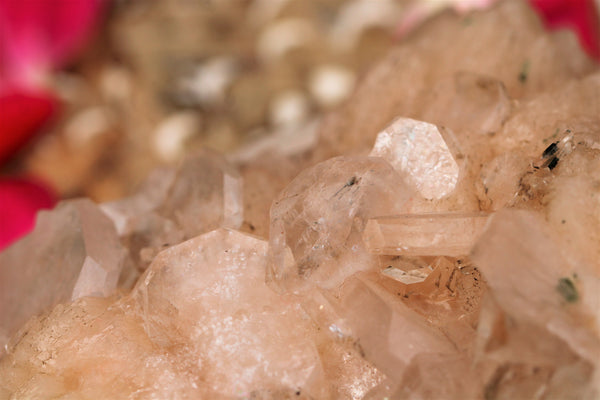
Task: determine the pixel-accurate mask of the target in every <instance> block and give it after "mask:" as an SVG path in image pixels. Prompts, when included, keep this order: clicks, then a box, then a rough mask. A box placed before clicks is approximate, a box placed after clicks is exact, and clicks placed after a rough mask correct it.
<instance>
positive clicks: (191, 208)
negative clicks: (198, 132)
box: [102, 150, 243, 270]
mask: <svg viewBox="0 0 600 400" xmlns="http://www.w3.org/2000/svg"><path fill="white" fill-rule="evenodd" d="M102 209H103V211H104V212H105V213H106V214H107V215H109V216H110V217H111V219H112V220H113V222H114V223H115V225H116V226H117V228H118V230H119V234H120V235H121V236H122V237H123V238H124V239H125V240H126V241H127V242H129V246H130V251H131V253H132V258H133V260H134V261H135V263H136V264H137V266H138V268H139V269H142V270H143V269H145V268H146V267H147V266H148V265H149V264H150V262H151V261H152V259H153V258H154V256H156V254H157V253H158V252H159V251H160V250H162V249H164V248H165V247H168V246H171V245H174V244H177V243H180V242H182V241H183V240H185V239H189V238H192V237H194V236H197V235H199V234H202V233H205V232H209V231H211V230H213V229H216V228H218V227H221V226H222V227H228V228H232V229H236V228H239V227H240V226H241V225H242V221H243V187H242V178H241V176H240V175H239V173H238V172H237V170H236V169H235V168H234V167H233V166H231V165H230V164H229V163H227V161H226V160H225V158H224V157H222V156H221V155H219V154H217V153H215V152H212V151H209V150H203V151H201V152H200V153H198V154H196V155H194V156H190V157H188V158H186V159H185V160H184V161H183V162H182V164H181V165H180V166H179V168H177V170H176V171H174V170H172V169H166V168H165V169H160V170H157V171H155V172H154V173H153V174H152V175H151V176H150V177H149V178H148V180H147V182H145V184H144V185H143V186H142V187H141V188H140V190H139V191H138V193H137V194H136V195H135V196H132V197H130V198H128V199H124V200H120V201H116V202H112V203H107V204H104V205H102Z"/></svg>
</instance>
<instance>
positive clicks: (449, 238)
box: [363, 212, 489, 256]
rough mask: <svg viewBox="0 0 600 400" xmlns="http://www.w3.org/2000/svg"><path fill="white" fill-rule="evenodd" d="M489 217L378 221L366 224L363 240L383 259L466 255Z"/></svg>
mask: <svg viewBox="0 0 600 400" xmlns="http://www.w3.org/2000/svg"><path fill="white" fill-rule="evenodd" d="M488 217H489V214H488V213H483V212H479V213H430V214H405V215H399V216H394V217H379V218H374V219H370V220H369V221H368V222H367V225H366V227H365V231H364V233H363V240H364V241H365V244H366V246H367V248H368V249H369V251H370V252H372V253H374V254H386V255H416V256H461V255H466V254H468V253H469V251H470V250H471V247H472V246H473V244H474V243H475V240H477V238H478V236H479V235H480V234H481V232H482V231H483V228H484V226H485V224H486V222H487V219H488Z"/></svg>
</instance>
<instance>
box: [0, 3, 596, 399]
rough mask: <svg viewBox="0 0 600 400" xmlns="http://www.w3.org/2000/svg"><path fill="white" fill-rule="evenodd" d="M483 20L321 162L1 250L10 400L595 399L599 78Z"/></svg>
mask: <svg viewBox="0 0 600 400" xmlns="http://www.w3.org/2000/svg"><path fill="white" fill-rule="evenodd" d="M469 18H470V19H469V20H468V21H465V20H464V19H458V18H456V17H452V16H449V15H442V16H441V17H440V18H438V19H436V20H435V21H432V22H431V23H430V24H428V25H427V26H426V27H425V28H423V29H422V30H420V31H419V32H417V33H415V35H414V36H413V37H412V38H411V39H410V40H409V41H407V42H406V43H405V44H403V45H401V46H399V47H398V48H397V49H396V50H395V51H394V52H392V53H391V54H390V55H389V56H388V58H387V59H386V60H384V61H383V62H382V63H381V64H380V65H379V66H378V67H377V68H376V69H375V70H373V71H371V73H370V74H368V76H367V77H366V78H365V80H364V81H363V82H362V83H361V84H360V85H359V88H358V90H357V92H356V93H355V95H354V97H353V98H352V100H351V101H350V102H349V103H348V104H346V105H345V106H344V107H342V108H340V109H338V110H337V111H335V112H334V113H332V114H331V115H329V116H328V117H327V118H326V119H325V120H324V122H323V124H322V125H321V127H320V136H319V141H318V144H317V145H316V146H315V147H311V148H309V149H308V150H307V148H306V146H305V145H302V146H300V147H299V148H298V149H297V151H295V152H294V151H292V150H290V149H289V148H288V149H287V150H286V154H276V153H273V152H272V151H270V152H269V151H267V152H263V153H259V154H257V155H254V156H252V157H250V156H246V157H238V156H232V157H231V158H230V160H229V161H228V160H226V159H225V158H223V157H221V156H219V155H216V154H214V153H211V152H202V153H200V154H197V155H195V156H192V157H190V158H188V159H187V160H186V161H185V162H183V163H182V165H181V166H180V167H179V169H178V170H171V169H163V170H158V171H156V173H155V174H153V175H152V176H150V177H149V178H148V181H147V183H146V184H145V185H144V186H143V187H142V188H141V189H140V191H139V192H138V193H137V194H136V195H134V196H132V197H130V198H127V199H124V200H121V201H118V202H114V203H108V204H103V205H101V206H100V207H98V206H95V205H94V204H92V203H91V202H89V201H85V200H76V201H70V202H66V203H63V204H62V205H61V206H60V207H59V208H57V209H56V210H54V211H52V212H50V213H46V214H42V215H40V218H39V220H38V225H37V228H36V231H35V232H34V233H33V234H31V235H30V236H29V237H27V238H25V239H24V240H23V241H22V242H19V243H17V244H15V245H14V246H13V247H11V248H9V249H8V250H7V251H6V252H4V253H2V254H0V278H1V279H0V285H2V286H1V290H0V321H2V325H1V327H2V330H1V331H0V340H2V345H3V346H4V354H3V355H2V358H1V359H0V399H4V398H6V399H9V398H40V397H42V398H73V399H79V398H81V399H84V398H148V399H152V398H210V399H383V398H387V399H486V400H492V399H498V400H500V399H525V398H527V399H529V398H536V399H563V398H573V399H590V400H591V399H595V398H598V396H600V365H599V363H600V264H599V263H598V260H600V180H599V177H598V171H600V97H599V96H598V93H599V92H600V71H599V70H598V67H597V66H594V65H593V64H592V63H591V62H590V61H589V60H587V59H586V58H585V56H583V55H582V54H581V53H580V50H578V49H577V48H576V43H575V42H574V39H573V38H572V37H569V36H568V35H566V34H564V33H559V34H556V35H552V36H549V35H547V34H545V33H543V31H542V29H541V27H540V26H539V23H538V21H537V20H535V19H534V18H533V16H532V15H531V13H530V11H528V10H527V9H526V8H525V6H524V5H523V4H521V3H519V2H512V1H508V2H503V3H501V4H499V5H498V7H497V8H496V9H493V10H490V11H488V12H484V13H479V14H474V15H471V16H469ZM441 32H443V36H441V35H440V33H441ZM499 32H501V34H500V33H499ZM441 37H443V38H444V39H445V40H444V41H442V40H441V39H440V38H441ZM474 37H477V38H478V39H479V40H478V41H474V40H473V38H474ZM447 43H453V44H454V46H453V48H448V45H447ZM457 49H460V51H458V50H457ZM482 54H487V56H486V57H484V58H483V59H482V60H478V58H477V57H482ZM549 60H552V62H549ZM525 62H527V69H526V71H525V72H523V71H524V70H523V63H525ZM515 63H516V64H515ZM397 117H399V118H397ZM242 182H243V185H242ZM102 212H104V214H103V213H102ZM111 221H112V223H111ZM23 324H24V325H23ZM19 328H20V329H19Z"/></svg>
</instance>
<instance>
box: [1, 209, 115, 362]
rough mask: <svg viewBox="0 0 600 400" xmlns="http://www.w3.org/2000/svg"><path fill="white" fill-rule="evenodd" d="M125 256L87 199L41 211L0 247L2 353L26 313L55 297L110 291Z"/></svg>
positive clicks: (35, 311) (31, 313) (47, 305)
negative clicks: (27, 229)
mask: <svg viewBox="0 0 600 400" xmlns="http://www.w3.org/2000/svg"><path fill="white" fill-rule="evenodd" d="M125 257H126V252H125V249H124V248H123V247H122V246H121V244H120V243H119V240H118V237H117V233H116V231H115V228H114V227H113V225H112V224H111V222H110V220H109V219H108V218H106V216H105V215H104V214H103V213H102V212H101V211H100V209H99V208H98V207H97V206H96V205H95V204H94V203H92V202H91V201H89V200H83V199H81V200H70V201H65V202H62V203H60V204H59V205H58V206H57V208H56V209H55V210H53V211H43V212H41V213H40V214H39V216H38V220H37V223H36V227H35V230H34V231H33V232H32V233H30V234H29V235H28V236H27V237H25V238H24V239H23V240H21V241H20V242H18V243H16V244H15V245H13V246H11V247H10V248H8V249H7V250H6V251H4V252H2V253H0V349H2V350H0V353H1V352H2V351H3V350H4V349H3V347H4V344H6V342H7V340H8V338H9V337H10V335H12V334H13V333H14V332H15V330H16V329H18V328H19V327H20V326H21V325H23V323H25V322H26V321H27V320H28V319H29V318H30V317H32V316H34V315H37V314H40V313H43V312H46V311H49V310H50V309H51V308H52V307H53V306H55V305H56V304H58V303H63V302H66V301H69V300H75V299H78V298H80V297H85V296H108V295H110V294H112V292H113V291H114V290H115V289H116V288H117V282H118V280H119V275H120V274H121V268H122V267H123V265H124V262H125Z"/></svg>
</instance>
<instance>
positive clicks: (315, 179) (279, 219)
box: [269, 156, 411, 289]
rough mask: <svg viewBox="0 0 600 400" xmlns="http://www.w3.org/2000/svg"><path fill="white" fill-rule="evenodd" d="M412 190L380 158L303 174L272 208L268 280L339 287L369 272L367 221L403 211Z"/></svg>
mask: <svg viewBox="0 0 600 400" xmlns="http://www.w3.org/2000/svg"><path fill="white" fill-rule="evenodd" d="M410 194H411V191H410V189H409V188H408V187H407V186H406V185H405V184H404V181H403V180H402V178H401V177H400V175H398V174H397V173H396V171H394V169H393V168H392V167H391V165H390V164H388V163H387V162H386V161H384V160H383V159H381V158H378V157H358V156H356V157H337V158H333V159H331V160H329V161H325V162H323V163H320V164H317V165H316V166H314V167H312V168H310V169H307V170H305V171H303V172H302V173H301V174H300V175H299V176H297V177H296V178H295V179H294V180H293V181H292V182H291V183H290V184H289V185H288V186H287V187H286V188H285V189H284V190H283V192H281V194H280V195H279V196H278V197H277V198H276V199H275V200H274V202H273V205H272V207H271V231H270V252H271V260H270V266H269V267H270V269H269V274H270V278H271V279H273V280H274V281H275V282H277V283H278V284H280V285H282V286H284V287H286V288H289V289H298V288H300V287H302V286H305V285H307V284H308V283H309V282H312V284H319V285H324V286H327V287H331V286H336V285H338V284H340V283H341V282H342V281H343V280H344V279H345V278H346V277H347V276H349V275H351V274H352V273H354V272H356V271H359V270H364V269H366V268H368V267H369V264H370V261H369V260H370V256H369V254H368V253H367V252H366V251H365V249H364V246H363V244H362V241H361V239H360V234H361V233H362V230H363V229H364V224H365V222H366V220H367V219H368V218H369V217H373V216H375V215H377V214H379V213H384V214H390V213H392V214H393V213H395V212H398V211H399V210H400V207H401V206H402V205H403V204H404V202H405V201H406V199H408V197H409V196H410Z"/></svg>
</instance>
